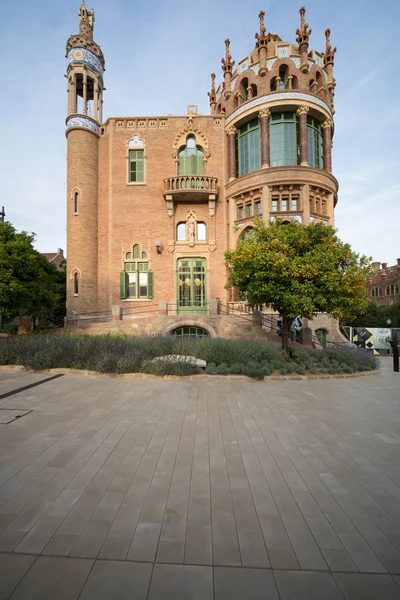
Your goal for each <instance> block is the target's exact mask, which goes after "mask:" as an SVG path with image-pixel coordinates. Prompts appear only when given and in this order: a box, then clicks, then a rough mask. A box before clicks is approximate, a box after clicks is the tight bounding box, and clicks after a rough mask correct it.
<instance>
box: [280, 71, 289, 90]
mask: <svg viewBox="0 0 400 600" xmlns="http://www.w3.org/2000/svg"><path fill="white" fill-rule="evenodd" d="M288 77H289V69H288V66H287V65H281V66H280V67H279V89H281V90H285V89H286V88H287V84H288Z"/></svg>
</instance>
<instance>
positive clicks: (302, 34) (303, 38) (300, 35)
mask: <svg viewBox="0 0 400 600" xmlns="http://www.w3.org/2000/svg"><path fill="white" fill-rule="evenodd" d="M299 13H300V29H296V33H297V40H296V41H297V43H298V44H299V46H300V45H301V44H304V43H308V39H309V37H310V35H311V33H312V29H310V30H309V31H307V30H308V23H306V21H305V18H304V17H305V14H306V9H305V7H304V6H302V7H301V8H300V10H299Z"/></svg>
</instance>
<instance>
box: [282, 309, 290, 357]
mask: <svg viewBox="0 0 400 600" xmlns="http://www.w3.org/2000/svg"><path fill="white" fill-rule="evenodd" d="M291 323H292V319H289V318H288V317H285V316H283V317H282V350H284V351H285V352H288V351H289V347H290V344H289V330H290V325H291Z"/></svg>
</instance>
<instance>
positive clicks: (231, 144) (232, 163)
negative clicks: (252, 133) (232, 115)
mask: <svg viewBox="0 0 400 600" xmlns="http://www.w3.org/2000/svg"><path fill="white" fill-rule="evenodd" d="M227 134H228V161H229V162H228V164H229V178H228V183H229V181H232V180H233V179H236V127H233V126H231V127H229V129H228V131H227Z"/></svg>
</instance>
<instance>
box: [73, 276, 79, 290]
mask: <svg viewBox="0 0 400 600" xmlns="http://www.w3.org/2000/svg"><path fill="white" fill-rule="evenodd" d="M78 294H79V275H78V273H77V272H76V271H75V273H74V296H77V295H78Z"/></svg>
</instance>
